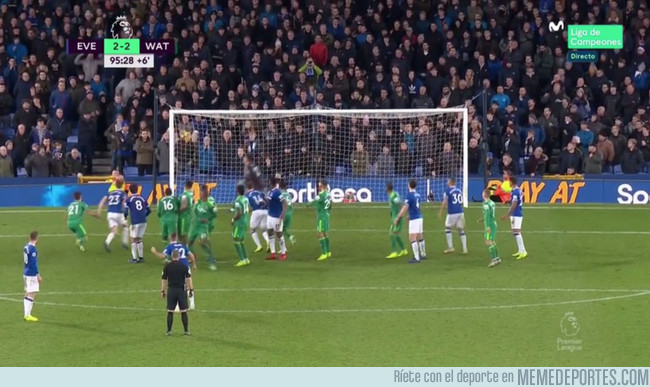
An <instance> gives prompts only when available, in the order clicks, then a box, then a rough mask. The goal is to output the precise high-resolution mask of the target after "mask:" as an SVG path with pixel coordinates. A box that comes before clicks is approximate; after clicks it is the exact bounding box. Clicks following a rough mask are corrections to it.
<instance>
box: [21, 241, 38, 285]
mask: <svg viewBox="0 0 650 387" xmlns="http://www.w3.org/2000/svg"><path fill="white" fill-rule="evenodd" d="M23 260H24V263H25V270H23V275H26V276H28V277H36V276H37V275H38V251H36V246H34V245H33V244H31V243H28V244H26V245H25V248H23Z"/></svg>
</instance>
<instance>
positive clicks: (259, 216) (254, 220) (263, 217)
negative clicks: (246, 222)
mask: <svg viewBox="0 0 650 387" xmlns="http://www.w3.org/2000/svg"><path fill="white" fill-rule="evenodd" d="M268 214H269V212H268V211H267V210H255V211H253V212H252V213H251V222H250V224H251V230H255V229H258V228H262V229H263V228H266V227H267V225H266V223H267V216H268Z"/></svg>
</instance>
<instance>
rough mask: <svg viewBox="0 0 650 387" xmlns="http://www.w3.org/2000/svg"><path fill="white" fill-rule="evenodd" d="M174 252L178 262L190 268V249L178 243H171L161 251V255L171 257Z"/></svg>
mask: <svg viewBox="0 0 650 387" xmlns="http://www.w3.org/2000/svg"><path fill="white" fill-rule="evenodd" d="M174 251H178V260H179V261H180V262H181V263H182V264H183V265H185V266H187V267H188V268H189V267H190V258H189V256H188V253H189V252H190V249H188V248H187V246H185V245H184V244H182V243H180V242H172V243H170V244H168V245H167V247H165V250H163V253H164V254H165V255H166V256H168V257H170V258H171V256H172V253H173V252H174Z"/></svg>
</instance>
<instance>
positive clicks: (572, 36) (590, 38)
mask: <svg viewBox="0 0 650 387" xmlns="http://www.w3.org/2000/svg"><path fill="white" fill-rule="evenodd" d="M567 39H568V40H569V41H568V47H569V49H570V50H620V49H622V48H623V26H622V25H620V24H594V25H582V24H570V25H569V32H568V36H567Z"/></svg>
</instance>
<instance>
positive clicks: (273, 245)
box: [269, 234, 275, 254]
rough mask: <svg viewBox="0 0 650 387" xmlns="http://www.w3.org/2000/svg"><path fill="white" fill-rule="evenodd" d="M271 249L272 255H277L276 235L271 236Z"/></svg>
mask: <svg viewBox="0 0 650 387" xmlns="http://www.w3.org/2000/svg"><path fill="white" fill-rule="evenodd" d="M269 247H270V248H271V254H275V234H273V235H269Z"/></svg>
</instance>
